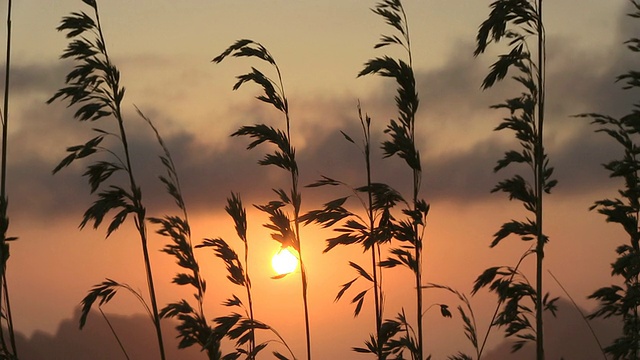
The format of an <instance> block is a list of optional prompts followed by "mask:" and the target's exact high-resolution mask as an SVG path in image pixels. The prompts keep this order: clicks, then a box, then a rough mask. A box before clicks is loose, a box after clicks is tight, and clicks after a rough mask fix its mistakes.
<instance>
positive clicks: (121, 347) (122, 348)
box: [98, 306, 129, 360]
mask: <svg viewBox="0 0 640 360" xmlns="http://www.w3.org/2000/svg"><path fill="white" fill-rule="evenodd" d="M98 310H100V314H102V317H103V318H104V321H106V322H107V325H108V326H109V329H110V330H111V333H112V334H113V336H114V337H115V338H116V341H117V342H118V345H119V346H120V349H121V350H122V353H124V356H125V357H126V358H127V360H129V354H127V350H125V348H124V345H122V342H121V341H120V337H119V336H118V334H117V333H116V330H115V329H114V328H113V326H112V325H111V322H110V321H109V319H108V318H107V315H106V314H105V313H104V311H102V308H101V307H100V306H98Z"/></svg>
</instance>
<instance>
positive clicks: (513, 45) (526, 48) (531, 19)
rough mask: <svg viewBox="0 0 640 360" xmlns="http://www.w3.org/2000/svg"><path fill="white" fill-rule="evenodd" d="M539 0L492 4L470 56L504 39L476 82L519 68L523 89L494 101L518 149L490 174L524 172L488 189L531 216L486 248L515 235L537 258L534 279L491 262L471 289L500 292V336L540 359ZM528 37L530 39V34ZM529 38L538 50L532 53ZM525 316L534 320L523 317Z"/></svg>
mask: <svg viewBox="0 0 640 360" xmlns="http://www.w3.org/2000/svg"><path fill="white" fill-rule="evenodd" d="M542 4H543V1H542V0H536V1H532V0H498V1H495V2H493V3H492V4H491V5H490V8H491V12H490V14H489V17H488V18H487V19H486V20H485V21H484V22H483V23H482V24H481V25H480V28H479V30H478V34H477V36H476V49H475V52H474V55H475V56H478V55H480V54H482V53H483V52H485V50H486V49H487V48H488V47H489V45H490V44H492V43H499V42H500V41H502V40H505V41H507V42H508V46H509V52H508V53H505V54H502V55H499V57H498V60H497V61H496V62H495V63H494V64H493V65H492V66H491V69H490V71H489V73H488V74H487V76H486V77H485V79H484V80H483V82H482V88H483V89H488V88H490V87H492V86H493V85H495V84H496V83H497V82H499V81H501V80H503V79H504V78H505V77H506V76H507V74H508V73H509V72H510V71H515V72H517V74H516V75H513V76H512V79H513V80H514V81H515V82H516V83H518V84H519V85H520V86H522V88H523V90H522V93H521V94H520V95H519V96H517V97H514V98H511V99H507V100H506V101H505V102H504V103H501V104H498V105H493V106H492V108H495V109H505V110H507V111H508V113H509V115H508V116H507V117H506V118H504V119H503V121H502V123H500V125H499V126H498V127H496V128H495V131H500V130H505V129H506V130H512V131H513V132H514V133H515V137H516V139H517V140H518V141H519V144H520V148H518V149H516V150H510V151H507V152H506V153H505V155H504V157H503V158H502V159H500V160H499V161H498V164H497V166H496V167H495V168H494V171H496V172H497V171H499V170H502V169H504V168H506V167H508V166H510V165H517V164H524V165H526V166H527V168H528V169H529V170H530V172H529V173H526V174H525V175H520V174H516V175H513V176H512V177H511V178H508V179H506V180H503V181H501V182H499V183H498V185H496V187H494V188H493V190H492V192H505V193H507V194H508V196H509V200H518V201H520V202H522V204H523V206H524V208H525V210H526V211H527V212H528V213H530V214H531V215H532V219H530V218H527V219H526V220H524V221H518V220H511V221H509V222H506V223H504V224H503V225H502V227H501V229H500V230H499V231H498V232H496V233H495V234H494V239H493V242H492V243H491V247H494V246H496V245H498V244H499V243H500V242H501V241H502V240H503V239H505V238H507V237H509V236H511V235H513V236H519V237H520V238H521V239H522V240H523V241H532V240H533V241H534V243H535V244H534V245H533V246H532V248H531V249H530V250H531V251H526V252H525V257H526V256H529V255H533V256H535V261H536V280H535V283H534V284H530V283H529V282H528V281H521V280H516V279H522V278H521V277H520V276H519V275H518V274H519V273H518V272H517V271H516V268H513V267H492V268H489V269H487V270H486V271H485V272H484V273H482V274H481V275H480V276H479V277H478V278H477V280H476V283H475V286H474V292H476V291H478V289H480V288H482V287H484V286H487V285H489V284H491V286H490V290H491V291H495V292H496V293H497V294H498V298H499V303H498V306H499V307H500V305H501V304H503V303H506V306H505V307H503V308H502V310H501V311H500V313H499V314H497V315H498V316H497V318H495V322H494V323H492V325H498V326H507V330H506V336H512V335H515V336H516V337H518V338H519V340H518V341H516V343H515V345H514V350H517V349H519V348H521V347H522V346H523V345H524V343H526V342H527V341H535V344H536V358H537V359H538V360H542V359H544V335H543V334H544V331H543V329H544V328H543V323H542V313H543V310H544V309H545V308H550V309H553V307H554V305H553V301H555V299H549V296H548V294H546V295H544V296H543V283H542V281H543V277H542V275H543V259H544V245H545V244H546V242H547V241H548V237H547V236H546V235H545V234H544V232H543V224H542V220H543V202H542V200H543V195H544V194H545V193H547V194H548V193H550V191H551V189H552V188H553V187H554V186H555V185H556V183H557V181H556V180H553V179H552V174H553V168H552V167H550V166H549V160H548V157H547V154H546V152H545V150H544V141H543V135H544V131H543V130H544V115H545V111H544V105H545V63H546V50H545V32H544V25H543V17H542V14H543V11H542ZM532 38H533V40H532V41H531V39H532ZM531 42H534V43H535V45H536V53H533V54H532V52H531V51H530V47H531V45H532V44H530V43H531ZM522 299H530V300H531V302H532V303H533V304H534V308H535V310H534V311H529V308H528V307H527V306H525V305H522V304H521V302H520V301H521V300H522ZM529 315H531V316H533V317H534V318H535V320H534V322H533V323H534V324H535V325H532V323H531V322H530V321H529V320H528V316H529Z"/></svg>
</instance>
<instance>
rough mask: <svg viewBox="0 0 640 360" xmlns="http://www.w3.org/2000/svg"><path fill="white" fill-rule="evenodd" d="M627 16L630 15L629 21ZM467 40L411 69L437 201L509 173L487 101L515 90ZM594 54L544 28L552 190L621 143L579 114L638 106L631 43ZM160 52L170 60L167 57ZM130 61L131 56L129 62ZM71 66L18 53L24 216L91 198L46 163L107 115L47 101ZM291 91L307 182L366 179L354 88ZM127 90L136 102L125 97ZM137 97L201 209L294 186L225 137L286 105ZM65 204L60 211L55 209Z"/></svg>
mask: <svg viewBox="0 0 640 360" xmlns="http://www.w3.org/2000/svg"><path fill="white" fill-rule="evenodd" d="M621 24H623V25H624V24H627V23H624V22H622V21H621ZM623 25H621V30H620V31H621V32H623V31H624V32H627V31H630V29H629V28H628V27H629V26H631V25H628V24H627V25H624V26H623ZM619 37H620V38H624V37H626V34H622V33H621V34H620V35H619ZM472 51H473V44H472V43H470V42H459V43H458V44H457V46H456V50H454V51H453V52H452V53H451V54H450V55H449V60H448V61H446V62H444V65H443V66H441V67H440V68H435V69H431V70H428V71H426V70H418V72H417V73H416V77H417V83H418V85H419V89H418V91H419V94H420V96H421V108H420V111H419V115H418V116H419V118H418V119H417V120H418V129H419V133H418V143H419V145H420V148H421V152H422V155H423V156H422V159H423V169H424V185H423V194H424V196H425V197H426V198H427V199H428V200H429V201H439V200H449V201H462V202H464V201H469V200H471V199H485V198H489V197H490V196H491V195H490V194H489V190H490V189H491V188H493V186H495V184H496V182H497V181H499V180H500V179H502V178H504V177H506V176H507V175H508V172H505V173H504V174H494V173H493V172H492V168H493V167H494V166H495V163H496V161H497V160H498V159H499V158H501V157H502V154H503V152H504V151H506V150H509V149H511V148H517V144H514V142H513V136H512V134H509V133H508V132H506V131H503V132H500V133H496V132H493V131H492V130H493V128H494V127H495V126H496V125H497V124H498V123H499V121H500V118H501V117H503V116H505V114H504V113H503V112H501V111H498V110H491V109H489V105H491V104H495V103H498V102H501V101H503V99H505V98H507V97H509V96H514V94H517V93H518V92H519V91H520V90H519V89H517V88H516V87H514V86H513V83H512V82H510V81H505V82H504V83H501V84H498V85H496V86H495V88H494V89H490V90H487V91H484V92H483V91H481V90H480V88H479V87H480V83H481V81H482V78H483V77H484V75H485V74H486V72H487V69H488V65H489V64H490V62H491V61H492V59H491V58H489V56H488V55H487V56H481V57H479V58H477V59H474V58H473V57H472V55H471V54H472ZM586 51H587V50H585V49H580V48H575V47H572V45H571V43H570V42H568V41H566V40H565V39H561V38H550V39H549V54H550V56H549V62H548V72H547V76H548V86H549V88H548V99H547V110H548V113H547V142H548V143H547V144H548V145H547V149H548V151H549V154H550V159H551V163H552V165H553V166H554V167H555V168H556V174H557V177H558V178H559V180H560V185H559V186H558V188H557V189H556V190H557V193H558V194H559V195H560V196H561V195H562V194H566V195H575V194H581V193H589V192H592V191H594V189H599V188H603V187H610V186H611V185H610V180H608V179H607V177H606V174H605V173H604V171H603V170H601V168H600V164H601V163H603V162H606V161H608V160H610V159H613V158H615V157H616V156H619V155H618V154H619V150H618V149H616V147H615V144H614V143H613V142H612V141H610V140H609V139H607V138H606V137H605V136H603V135H600V134H594V133H593V130H594V128H593V127H591V126H589V125H587V123H588V120H585V119H576V118H572V117H571V116H572V115H574V114H577V113H580V112H585V111H601V112H605V113H606V112H609V111H612V112H617V113H620V109H629V108H630V106H631V103H632V94H631V92H621V91H619V90H618V88H619V84H618V85H616V84H614V83H613V79H614V78H615V75H616V74H617V73H619V72H621V71H624V69H626V68H631V67H632V62H631V61H632V60H631V57H629V56H627V55H628V54H627V53H628V51H627V50H626V49H625V48H624V47H623V46H619V47H616V48H614V49H599V50H593V49H589V51H590V53H589V54H590V55H592V56H587V54H586ZM576 54H577V55H578V56H576ZM134 60H135V59H134ZM158 61H159V63H160V64H164V63H166V61H163V60H162V59H159V60H158ZM149 62H153V59H148V58H145V61H144V62H143V63H144V64H145V66H147V67H148V66H150V65H149ZM126 63H127V64H128V66H134V65H135V64H136V63H135V61H128V62H126ZM68 68H69V64H68V63H64V62H59V63H58V64H54V65H49V66H45V65H36V64H30V65H29V64H26V65H25V64H19V65H17V66H15V67H14V68H13V71H14V73H15V75H14V76H13V80H12V84H13V89H15V93H14V95H15V97H16V106H15V109H16V110H15V111H14V112H13V114H14V115H13V117H14V118H16V119H17V121H14V122H13V124H15V126H16V127H17V130H16V131H14V132H13V133H12V135H11V138H10V151H11V152H10V159H13V160H12V161H11V163H10V168H9V171H8V173H9V189H10V198H11V205H10V206H11V211H13V212H15V213H17V214H27V213H30V214H34V215H36V216H38V217H43V216H45V215H47V216H49V215H51V214H56V215H55V216H67V215H68V214H75V215H74V216H78V217H79V216H80V214H81V213H82V212H83V211H84V209H85V208H86V207H87V206H88V205H89V204H90V202H91V201H92V200H91V199H92V197H91V196H89V194H88V186H87V185H86V180H85V179H82V177H81V174H82V172H83V171H84V170H83V168H82V166H79V164H78V165H74V166H72V167H70V168H68V169H64V170H63V171H61V172H60V173H58V174H56V175H55V176H51V174H50V171H51V169H52V168H53V167H54V166H55V165H56V164H57V162H58V161H59V160H60V159H62V158H63V157H64V155H65V151H64V148H65V147H67V146H70V145H76V144H79V143H82V142H84V141H86V140H87V139H89V137H90V136H92V135H93V134H91V133H90V131H89V129H88V128H90V127H91V126H96V125H101V124H103V122H101V123H99V124H82V126H81V125H79V124H74V120H72V110H65V109H64V105H63V104H62V103H57V104H54V105H50V106H45V105H44V104H43V103H44V101H45V100H46V99H47V98H48V97H49V96H50V95H51V94H53V93H54V92H55V89H56V88H57V87H59V86H60V85H61V80H62V75H61V74H63V73H64V72H66V70H68ZM621 69H622V70H621ZM354 81H355V80H354ZM376 84H377V86H379V87H378V88H377V89H376V90H374V91H372V92H371V93H370V94H369V95H366V96H364V97H362V99H361V103H362V106H363V110H364V111H365V112H367V113H369V114H370V115H371V117H372V118H373V127H372V142H373V144H374V147H375V149H374V150H375V152H374V155H373V156H374V158H375V162H374V167H373V172H374V177H375V179H376V181H384V182H389V183H390V184H392V185H393V186H395V187H397V188H399V189H400V190H402V191H405V190H407V188H408V183H409V180H406V181H404V180H403V176H406V179H409V173H408V168H407V167H406V165H405V164H404V163H403V162H402V161H401V160H398V159H384V160H381V159H380V158H381V153H380V150H379V145H378V144H379V143H380V142H381V141H382V140H383V139H384V137H385V135H384V134H383V133H382V131H383V129H384V126H385V124H386V122H387V121H388V118H390V117H392V116H394V104H393V96H395V84H393V83H392V82H391V81H390V80H388V79H387V80H385V81H381V82H376ZM199 85H201V84H199ZM145 86H147V85H145ZM147 87H148V86H147ZM181 89H182V90H181V91H185V90H184V89H185V88H181ZM248 92H250V93H251V91H248ZM29 94H30V95H29ZM240 95H241V96H245V95H246V93H243V94H240ZM180 96H181V98H183V97H184V95H180ZM229 96H231V95H229ZM235 96H236V98H237V97H238V96H239V95H235ZM290 96H291V97H292V104H293V105H292V106H294V107H293V108H292V109H293V110H294V119H293V121H294V123H293V124H292V127H293V130H292V131H293V141H294V145H295V146H296V148H297V155H298V161H299V164H300V167H301V176H302V177H301V182H302V183H303V184H308V183H310V182H312V181H314V180H316V179H317V178H318V177H319V176H320V175H327V176H332V177H336V178H340V179H345V180H346V181H349V182H350V183H353V184H354V185H358V184H362V183H363V182H364V175H363V172H364V163H363V162H362V156H361V154H360V151H359V150H358V149H357V148H356V147H355V146H353V144H350V143H348V142H347V141H345V140H344V138H343V136H342V135H341V134H340V132H339V131H340V130H342V131H345V132H346V133H348V134H350V136H352V137H353V138H354V139H356V142H357V143H359V140H357V139H359V138H360V135H359V134H360V133H361V129H360V125H359V123H358V120H357V113H356V108H355V105H356V102H357V98H356V96H355V95H354V96H351V95H348V94H347V95H345V94H340V95H333V96H332V95H331V94H324V95H323V96H318V95H317V94H296V93H293V94H290ZM125 101H126V102H128V101H138V99H132V100H129V99H128V98H126V100H125ZM141 101H142V102H143V103H144V104H145V107H144V109H143V110H144V111H145V113H147V114H148V115H149V116H150V117H151V118H152V119H153V120H154V122H156V125H157V126H158V128H159V129H160V131H161V133H162V135H163V137H164V138H165V141H166V142H167V144H168V147H169V148H170V150H171V151H172V154H173V157H174V160H175V162H176V164H177V167H178V170H179V173H180V176H181V183H182V186H183V190H184V192H185V196H186V198H187V204H188V205H189V206H191V207H192V208H193V210H196V211H216V210H218V211H219V210H221V209H222V207H223V203H224V199H225V198H226V197H227V196H228V194H229V193H230V192H231V191H237V192H241V193H243V195H244V197H245V198H247V199H249V200H248V201H249V202H253V203H260V202H263V201H266V199H267V198H270V196H271V195H270V194H269V190H268V189H271V188H274V187H282V186H286V182H287V181H288V180H287V179H288V178H287V175H286V174H285V173H283V172H282V171H280V170H278V169H273V168H264V167H260V166H258V165H256V161H257V160H258V159H260V158H261V157H262V156H263V154H264V152H265V151H267V149H266V147H264V146H261V147H258V148H257V149H254V150H252V151H247V150H245V149H244V147H245V146H246V144H247V143H248V139H238V138H229V137H228V133H230V132H231V131H233V130H234V129H236V128H237V127H239V126H240V125H243V124H251V123H255V122H265V123H268V124H270V125H274V126H280V125H282V123H281V120H280V118H279V114H278V113H277V112H275V111H273V109H270V108H268V106H266V105H264V104H261V103H259V102H257V101H255V100H253V99H251V98H250V97H249V96H246V100H240V101H241V102H240V103H232V104H225V105H224V106H223V107H222V108H223V109H225V110H220V111H219V112H218V116H219V117H220V119H224V120H225V121H224V122H222V121H221V120H216V121H211V123H212V125H210V126H209V128H208V129H207V131H200V130H199V129H204V128H203V127H194V126H186V125H185V126H181V125H180V124H181V123H182V122H184V121H187V120H185V119H184V118H178V117H177V116H176V114H175V113H172V112H171V113H169V114H165V113H164V112H163V109H164V108H165V107H167V106H168V104H165V103H162V104H156V105H155V106H154V105H153V103H152V102H151V101H150V99H145V98H143V99H141ZM202 106H203V107H207V106H210V105H209V104H202ZM211 106H219V104H217V105H211ZM198 113H199V114H202V113H203V111H202V110H200V111H199V112H198ZM127 116H128V119H129V123H128V124H127V129H128V131H129V133H130V134H129V135H130V143H131V149H132V153H133V162H134V166H135V169H134V171H135V173H136V176H137V177H138V178H139V183H140V184H141V185H142V188H143V196H144V199H145V202H146V204H147V207H148V208H149V209H150V211H151V212H156V211H157V212H165V211H172V210H171V208H170V206H171V204H172V202H171V199H170V198H169V197H168V196H166V195H164V194H163V193H164V190H163V188H162V185H161V184H160V183H159V182H158V181H157V175H160V174H163V173H164V169H163V168H162V167H161V165H160V162H159V160H158V158H157V156H158V155H159V154H160V152H161V149H160V148H159V146H158V144H157V143H156V141H155V139H154V137H153V135H152V133H151V131H150V129H148V127H146V125H145V124H144V123H143V122H142V121H141V120H140V119H138V118H137V115H135V114H134V113H133V111H132V110H131V109H130V108H128V112H127ZM186 118H187V119H188V118H189V117H188V116H187V117H186ZM200 122H201V121H200ZM85 164H86V162H85ZM402 174H406V175H402ZM120 180H123V179H120ZM305 193H307V194H308V195H306V196H305V201H308V202H307V204H312V203H314V202H315V204H316V205H317V204H319V203H320V202H322V201H324V200H326V199H325V198H326V196H327V195H323V194H322V192H318V191H308V192H307V191H305ZM60 206H63V207H64V209H65V211H64V212H60V211H56V210H57V209H59V208H60ZM310 206H311V205H310ZM313 206H315V205H313Z"/></svg>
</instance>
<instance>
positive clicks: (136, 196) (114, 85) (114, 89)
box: [94, 2, 166, 360]
mask: <svg viewBox="0 0 640 360" xmlns="http://www.w3.org/2000/svg"><path fill="white" fill-rule="evenodd" d="M94 4H95V7H94V9H95V12H96V22H97V24H96V25H97V29H98V34H99V36H100V41H101V42H102V44H103V46H104V56H105V60H106V63H107V64H108V65H110V64H111V61H110V60H109V55H108V53H107V45H106V41H105V39H104V35H103V33H102V26H101V24H100V15H99V12H98V4H97V2H96V3H94ZM107 75H108V80H109V81H108V83H109V86H110V87H111V93H112V94H113V95H114V96H113V97H114V98H113V100H114V102H115V108H114V115H115V117H116V120H117V121H118V127H119V131H120V138H121V141H122V147H123V151H124V155H125V163H126V170H127V173H128V174H129V184H130V187H131V193H132V194H131V195H132V198H133V207H134V208H135V209H136V218H135V225H136V229H137V230H138V233H139V234H140V241H141V244H142V252H143V257H144V264H145V270H146V275H147V285H148V287H149V297H150V298H151V308H152V311H153V322H154V326H155V328H156V336H157V339H158V348H159V350H160V358H161V359H162V360H165V359H166V356H165V351H164V342H163V339H162V329H161V327H160V316H159V315H158V313H159V312H158V304H157V301H156V292H155V287H154V285H153V276H152V274H153V273H152V270H151V260H150V258H149V249H148V241H147V228H146V223H145V208H144V206H143V205H142V194H141V192H140V190H139V188H138V186H137V185H136V182H135V178H134V176H133V168H132V165H131V158H130V155H129V144H128V142H127V135H126V132H125V129H124V120H123V117H122V111H121V104H120V101H121V100H120V99H121V96H119V92H120V89H119V84H118V81H117V79H116V78H115V76H114V75H113V71H108V74H107Z"/></svg>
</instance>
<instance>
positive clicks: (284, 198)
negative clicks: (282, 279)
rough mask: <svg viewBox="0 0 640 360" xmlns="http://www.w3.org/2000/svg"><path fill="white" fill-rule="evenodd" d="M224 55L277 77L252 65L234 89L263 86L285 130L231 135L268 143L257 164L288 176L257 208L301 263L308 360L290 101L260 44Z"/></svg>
mask: <svg viewBox="0 0 640 360" xmlns="http://www.w3.org/2000/svg"><path fill="white" fill-rule="evenodd" d="M227 56H234V57H255V58H258V59H260V60H263V61H265V62H267V63H269V64H270V65H271V66H272V68H273V69H274V70H275V72H276V75H277V79H276V80H272V79H271V78H269V77H268V76H266V75H265V74H264V73H262V72H261V71H260V70H258V69H256V68H252V71H251V72H249V73H247V74H244V75H240V76H238V77H237V79H238V81H237V82H236V84H235V85H234V87H233V89H234V90H237V89H238V88H240V86H242V85H243V84H244V83H246V82H254V83H256V84H257V85H259V86H260V87H262V90H263V95H260V96H257V99H258V100H260V101H262V102H265V103H268V104H271V105H272V106H273V107H275V108H276V109H277V110H278V111H280V112H281V113H282V114H283V115H284V118H285V122H286V124H285V129H284V131H282V130H280V129H277V128H274V127H271V126H267V125H265V124H257V125H253V126H242V127H241V128H240V129H238V130H237V131H236V132H234V133H233V134H232V136H249V137H251V138H254V139H255V140H254V141H253V142H252V143H250V144H249V145H248V147H247V148H248V149H252V148H254V147H256V146H257V145H259V144H262V143H265V142H266V143H270V144H272V145H274V146H275V147H276V148H277V150H276V151H275V152H274V153H269V154H267V155H266V156H265V157H264V159H262V160H260V161H258V163H259V164H260V165H273V166H276V167H278V168H281V169H283V170H285V171H287V172H288V173H289V175H290V179H291V181H290V191H289V192H286V191H284V190H283V189H274V192H275V193H276V194H277V195H278V198H279V199H278V200H276V201H271V202H270V203H269V204H267V205H259V206H256V207H257V208H258V209H259V210H261V211H263V212H265V213H267V214H268V215H269V219H270V221H271V223H270V224H266V225H265V227H267V228H269V229H271V230H274V231H276V233H273V234H272V237H273V239H274V240H276V241H278V242H280V243H281V245H282V247H283V248H285V247H287V246H291V247H293V249H294V250H296V251H297V253H298V259H299V262H300V279H301V285H302V286H301V287H302V301H303V306H304V322H305V336H306V353H307V359H308V360H310V359H311V355H312V351H311V329H310V324H309V306H308V297H307V291H308V280H307V271H306V267H305V263H304V260H303V259H304V256H303V252H302V241H301V236H300V222H301V215H300V208H301V194H300V191H299V185H298V179H299V176H298V164H297V162H296V159H295V149H294V147H293V146H292V140H291V119H290V114H289V103H288V99H287V97H286V94H285V90H284V83H283V81H282V73H281V71H280V68H279V67H278V64H277V63H276V61H275V59H274V58H273V56H271V54H270V53H269V51H268V50H267V49H266V48H265V47H264V46H263V45H262V44H260V43H258V42H255V41H253V40H247V39H243V40H238V41H236V42H235V43H234V44H232V45H231V46H230V47H229V48H227V49H226V50H225V51H224V52H223V53H222V54H220V55H218V56H217V57H215V58H214V59H213V62H215V63H220V62H221V61H222V60H223V59H225V58H226V57H227ZM284 206H288V207H289V208H290V209H291V210H292V211H291V213H285V212H284V211H283V210H282V209H281V208H282V207H284Z"/></svg>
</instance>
